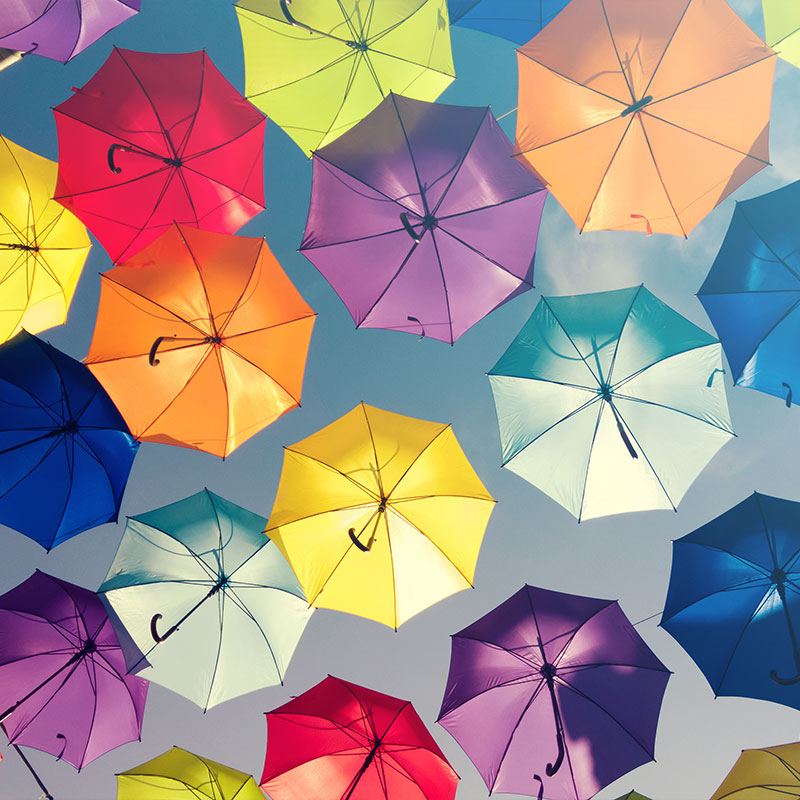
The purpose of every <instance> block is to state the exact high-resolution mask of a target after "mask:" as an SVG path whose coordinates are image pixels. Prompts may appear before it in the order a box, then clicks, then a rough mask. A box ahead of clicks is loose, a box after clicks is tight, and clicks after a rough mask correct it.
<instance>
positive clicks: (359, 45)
mask: <svg viewBox="0 0 800 800" xmlns="http://www.w3.org/2000/svg"><path fill="white" fill-rule="evenodd" d="M347 46H348V47H351V48H352V49H353V50H357V51H358V52H359V53H366V52H367V50H369V45H368V44H367V43H366V42H365V41H364V40H363V39H357V40H351V41H349V42H347Z"/></svg>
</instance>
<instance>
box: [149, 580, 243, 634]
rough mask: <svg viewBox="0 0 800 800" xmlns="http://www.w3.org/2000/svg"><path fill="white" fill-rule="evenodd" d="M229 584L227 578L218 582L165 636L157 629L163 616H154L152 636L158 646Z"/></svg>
mask: <svg viewBox="0 0 800 800" xmlns="http://www.w3.org/2000/svg"><path fill="white" fill-rule="evenodd" d="M227 583H228V579H227V578H223V579H222V580H220V581H217V583H215V584H214V585H213V586H212V587H211V589H209V591H208V594H207V595H206V596H205V597H204V598H203V599H202V600H200V601H198V602H197V603H195V604H194V605H193V606H192V607H191V608H190V609H189V610H188V611H187V612H186V613H185V614H184V615H183V616H182V617H181V618H180V619H179V620H178V621H177V622H176V623H175V624H174V625H172V626H171V627H170V628H168V629H167V630H166V632H165V633H163V634H160V633H159V632H158V629H157V625H158V621H159V620H160V619H161V614H153V617H152V619H151V620H150V635H151V636H152V637H153V639H154V640H155V642H156V644H159V643H160V642H163V641H164V639H168V638H169V637H170V636H172V634H173V633H175V631H177V630H178V628H179V627H180V626H181V625H183V623H184V622H186V620H187V619H189V617H191V616H192V614H194V612H195V611H197V609H198V608H200V606H201V605H203V603H205V601H206V600H208V598H209V597H213V596H214V595H215V594H216V593H217V592H218V591H219V590H220V589H221V588H222V587H223V586H225V585H226V584H227Z"/></svg>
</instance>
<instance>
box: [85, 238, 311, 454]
mask: <svg viewBox="0 0 800 800" xmlns="http://www.w3.org/2000/svg"><path fill="white" fill-rule="evenodd" d="M101 277H102V282H101V290H100V307H99V310H98V314H97V325H96V327H95V330H94V336H93V338H92V344H91V347H90V349H89V355H88V356H87V357H86V363H87V364H88V365H89V367H90V369H91V370H92V372H94V374H95V375H96V376H97V377H98V379H99V380H100V382H101V383H102V384H103V385H104V386H105V388H106V390H107V391H108V393H109V394H110V395H111V397H113V398H114V402H116V404H117V406H118V407H119V409H120V411H121V412H122V415H123V416H124V417H125V419H126V420H127V422H128V424H129V425H130V427H131V431H132V432H133V434H134V436H135V437H136V438H137V439H141V440H143V441H148V442H162V443H164V444H173V445H179V446H181V447H189V448H192V449H195V450H204V451H205V452H207V453H213V454H214V455H217V456H220V457H223V458H224V457H225V456H228V455H230V454H231V453H232V452H233V450H234V449H235V448H237V447H238V446H239V445H240V444H242V442H244V441H246V440H247V439H249V438H250V437H251V436H253V435H254V434H256V433H258V432H259V431H260V430H262V429H263V428H265V427H266V426H267V425H269V424H270V423H271V422H274V421H275V420H276V419H277V418H278V417H280V416H281V415H282V414H285V413H286V412H287V411H290V410H291V409H293V408H296V407H297V406H299V405H300V394H301V390H302V386H303V372H304V370H305V363H306V354H307V352H308V344H309V340H310V338H311V329H312V328H313V327H314V319H315V317H316V313H315V312H314V311H313V309H311V308H310V307H309V306H308V304H307V303H306V302H305V301H304V300H303V298H302V297H301V296H300V294H299V293H298V291H297V289H295V287H294V285H293V284H292V282H291V281H290V280H289V278H288V277H287V275H286V273H285V272H284V271H283V270H282V269H281V266H280V264H279V263H278V262H277V260H276V259H275V257H274V256H273V255H272V253H271V252H270V250H269V247H267V244H266V242H265V241H264V240H263V239H255V238H245V237H242V236H230V235H226V234H218V233H211V232H209V231H200V230H196V229H193V228H184V227H183V226H179V225H175V226H173V227H172V228H171V229H170V230H169V231H167V232H166V233H165V234H164V235H163V236H161V237H160V238H159V239H158V240H157V241H156V242H154V243H153V244H152V245H150V246H149V247H147V248H145V250H143V251H142V252H141V253H140V254H139V255H138V256H136V257H134V258H132V259H130V260H129V261H127V262H125V263H124V264H122V265H121V266H118V267H115V268H113V269H111V270H109V271H108V272H106V273H105V274H103V275H102V276H101Z"/></svg>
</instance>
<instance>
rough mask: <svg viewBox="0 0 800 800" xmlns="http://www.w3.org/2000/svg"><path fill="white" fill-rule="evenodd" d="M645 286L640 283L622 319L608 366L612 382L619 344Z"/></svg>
mask: <svg viewBox="0 0 800 800" xmlns="http://www.w3.org/2000/svg"><path fill="white" fill-rule="evenodd" d="M643 288H644V284H643V283H640V284H639V286H638V287H637V289H636V291H635V292H634V293H633V297H632V298H631V304H630V305H629V306H628V310H627V312H626V313H625V319H623V320H622V325H621V326H620V329H619V334H618V335H617V343H616V344H615V345H614V352H613V353H612V355H611V363H610V364H609V367H608V383H609V384H610V385H613V384H612V380H613V376H614V364H616V361H617V353H618V352H619V344H620V342H621V341H622V335H623V334H624V333H625V327H626V326H627V324H628V320H629V319H630V318H631V312H632V311H633V306H634V305H635V304H636V301H637V300H638V299H639V295H640V294H641V293H642V289H643Z"/></svg>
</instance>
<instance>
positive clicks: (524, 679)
mask: <svg viewBox="0 0 800 800" xmlns="http://www.w3.org/2000/svg"><path fill="white" fill-rule="evenodd" d="M451 644H452V653H451V657H450V674H449V675H448V678H447V687H446V689H445V693H444V699H443V701H442V708H441V711H440V712H439V723H440V724H441V725H442V726H443V727H444V728H446V729H447V731H448V732H449V733H450V734H451V735H452V736H453V738H454V739H455V740H456V741H457V742H458V743H459V744H460V745H461V747H462V748H463V749H464V751H465V752H466V754H467V755H468V756H469V758H470V760H471V761H472V762H473V764H475V766H476V767H477V768H478V771H479V772H480V774H481V777H482V778H483V780H484V782H485V783H486V786H487V787H488V788H489V791H490V792H510V793H513V794H525V795H533V796H538V798H539V800H542V797H543V796H545V797H547V798H548V800H587V798H589V797H591V796H592V795H594V794H595V793H596V792H598V791H600V789H602V788H603V787H604V786H606V785H608V784H609V783H611V781H613V780H615V779H616V778H618V777H619V776H620V775H624V774H625V773H626V772H628V771H629V770H631V769H633V768H634V767H637V766H639V765H640V764H644V763H646V762H648V761H652V760H653V758H654V756H653V747H654V743H655V735H656V723H657V721H658V714H659V710H660V707H661V699H662V696H663V694H664V690H665V688H666V685H667V681H668V680H669V676H670V673H669V670H667V668H666V667H665V666H664V665H663V664H662V663H661V662H660V661H659V660H658V658H656V656H655V655H654V654H653V652H652V651H651V650H650V648H649V647H648V646H647V645H646V644H645V642H644V641H643V640H642V638H641V637H640V636H639V634H638V633H637V632H636V629H635V628H634V627H633V625H631V623H630V622H629V620H628V618H627V617H626V616H625V615H624V614H623V613H622V610H621V609H620V607H619V605H618V604H617V603H616V602H615V601H611V600H599V599H596V598H593V597H581V596H579V595H571V594H563V593H562V592H552V591H548V590H546V589H539V588H537V587H534V586H524V587H523V588H522V589H520V590H519V591H518V592H517V593H516V594H514V595H512V596H511V597H510V598H509V599H508V600H506V601H505V602H503V603H501V604H500V605H499V606H498V607H497V608H495V609H493V610H492V611H490V612H489V613H488V614H486V615H485V616H483V617H481V618H480V619H479V620H477V621H476V622H473V623H472V624H471V625H468V626H467V627H466V628H464V629H463V630H461V631H459V632H458V633H456V634H454V635H453V637H452V640H451Z"/></svg>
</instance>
